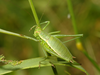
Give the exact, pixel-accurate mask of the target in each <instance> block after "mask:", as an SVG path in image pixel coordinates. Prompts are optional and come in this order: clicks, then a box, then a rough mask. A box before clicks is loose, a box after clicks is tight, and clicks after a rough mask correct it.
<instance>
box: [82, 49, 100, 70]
mask: <svg viewBox="0 0 100 75" xmlns="http://www.w3.org/2000/svg"><path fill="white" fill-rule="evenodd" d="M83 53H84V54H85V56H86V57H87V58H88V59H89V60H90V61H91V62H92V64H93V65H94V66H95V68H96V69H97V70H98V71H99V72H100V68H99V66H98V65H97V63H96V62H95V61H94V60H93V59H92V58H91V57H90V56H89V55H88V54H87V52H86V51H85V50H84V51H83Z"/></svg>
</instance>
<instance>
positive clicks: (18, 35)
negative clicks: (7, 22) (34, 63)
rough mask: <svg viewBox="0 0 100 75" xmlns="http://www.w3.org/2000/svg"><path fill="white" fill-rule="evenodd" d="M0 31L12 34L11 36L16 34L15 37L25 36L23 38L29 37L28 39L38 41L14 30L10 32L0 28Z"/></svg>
mask: <svg viewBox="0 0 100 75" xmlns="http://www.w3.org/2000/svg"><path fill="white" fill-rule="evenodd" d="M0 33H4V34H8V35H13V36H17V37H21V38H25V39H30V40H33V41H38V40H37V39H35V38H32V37H29V36H26V35H22V34H18V33H14V32H10V31H7V30H3V29H0Z"/></svg>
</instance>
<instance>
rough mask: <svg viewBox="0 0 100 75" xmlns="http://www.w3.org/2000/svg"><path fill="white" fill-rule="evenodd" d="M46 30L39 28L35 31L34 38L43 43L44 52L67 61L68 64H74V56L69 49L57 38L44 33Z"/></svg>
mask: <svg viewBox="0 0 100 75" xmlns="http://www.w3.org/2000/svg"><path fill="white" fill-rule="evenodd" d="M46 26H47V25H46ZM45 28H46V27H45ZM45 28H44V29H45ZM44 29H43V30H42V29H41V28H40V27H38V26H37V27H36V29H35V31H34V36H35V37H37V39H38V40H40V41H41V45H42V46H43V48H44V50H46V51H47V52H49V53H50V54H53V55H55V56H57V57H59V58H62V59H64V60H66V61H67V62H73V56H72V54H71V53H70V52H69V50H68V49H67V47H66V46H65V45H64V44H63V43H62V42H61V41H60V40H59V39H58V38H57V37H56V36H54V35H50V34H48V33H46V32H44ZM62 37H63V35H62Z"/></svg>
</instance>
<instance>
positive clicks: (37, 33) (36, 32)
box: [34, 26, 41, 37]
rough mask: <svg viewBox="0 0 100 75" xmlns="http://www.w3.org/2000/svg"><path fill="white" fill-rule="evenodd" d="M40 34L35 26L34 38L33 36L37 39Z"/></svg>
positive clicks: (39, 30) (38, 28) (39, 29)
mask: <svg viewBox="0 0 100 75" xmlns="http://www.w3.org/2000/svg"><path fill="white" fill-rule="evenodd" d="M40 32H41V28H40V27H38V26H36V28H35V31H34V36H35V37H38V36H39V34H40Z"/></svg>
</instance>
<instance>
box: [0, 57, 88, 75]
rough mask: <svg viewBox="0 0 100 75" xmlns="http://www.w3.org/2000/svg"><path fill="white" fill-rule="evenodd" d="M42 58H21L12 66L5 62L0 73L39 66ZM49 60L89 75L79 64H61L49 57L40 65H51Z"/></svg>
mask: <svg viewBox="0 0 100 75" xmlns="http://www.w3.org/2000/svg"><path fill="white" fill-rule="evenodd" d="M44 59H45V58H44V57H39V58H32V59H27V60H23V61H22V63H21V64H19V65H15V66H12V65H10V64H7V65H3V66H0V75H1V74H6V73H10V72H13V71H15V70H21V69H29V68H36V67H37V68H39V62H40V61H43V60H44ZM49 61H51V62H53V64H54V65H66V66H71V67H75V68H77V69H79V70H81V71H83V72H85V73H86V74H87V75H89V74H88V73H87V72H86V71H85V70H84V69H83V68H82V67H81V66H80V65H72V64H70V63H68V64H63V63H61V62H57V61H55V62H54V61H52V60H51V59H46V60H45V61H43V62H42V63H41V67H46V66H51V65H52V64H50V63H49ZM40 69H41V68H40Z"/></svg>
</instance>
